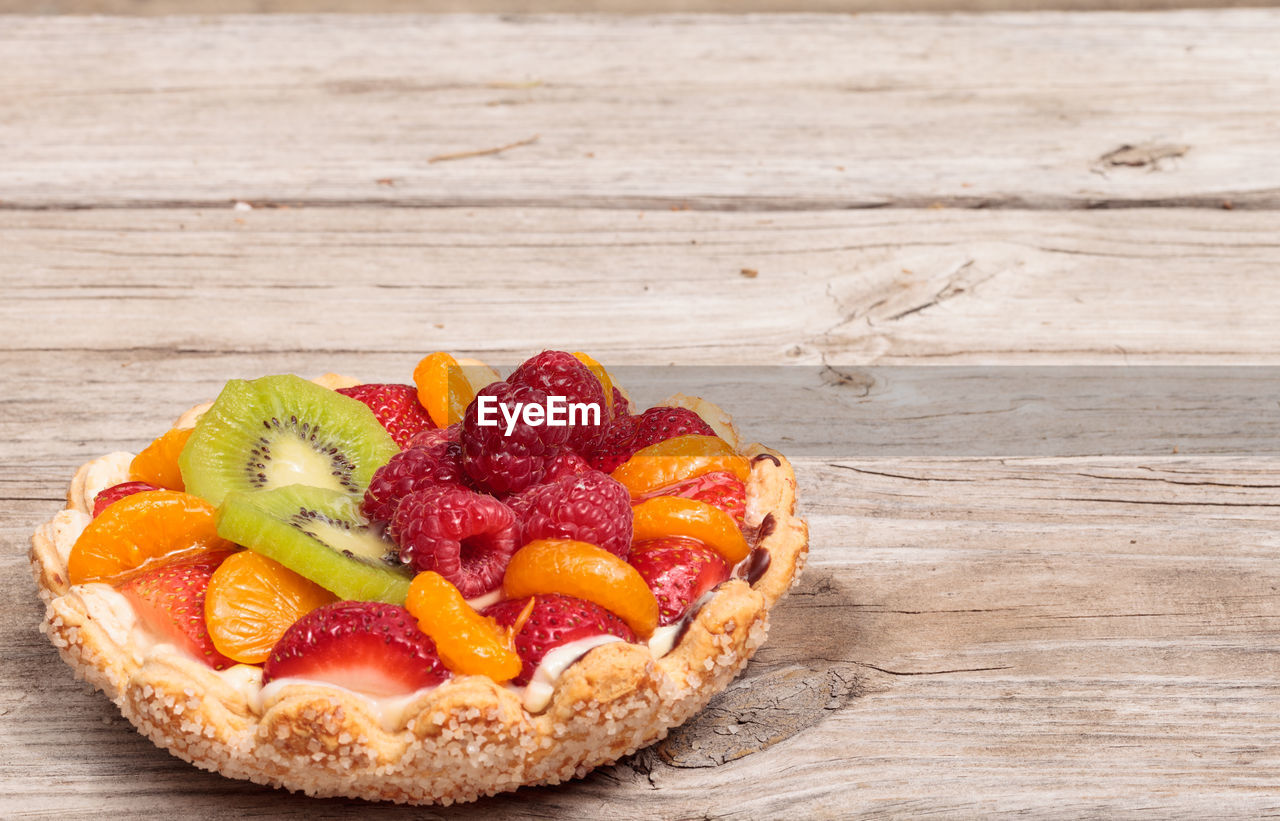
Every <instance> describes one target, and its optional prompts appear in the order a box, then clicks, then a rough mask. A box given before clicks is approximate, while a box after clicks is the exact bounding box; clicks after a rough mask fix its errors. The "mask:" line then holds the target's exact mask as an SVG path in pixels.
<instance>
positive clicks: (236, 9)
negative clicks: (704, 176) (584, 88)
mask: <svg viewBox="0 0 1280 821" xmlns="http://www.w3.org/2000/svg"><path fill="white" fill-rule="evenodd" d="M1260 5H1268V3H1263V2H1254V0H0V14H127V15H139V16H142V15H146V16H150V15H161V14H315V13H317V12H323V13H344V14H352V13H356V14H423V13H433V14H436V13H449V14H460V13H461V14H545V13H556V14H562V13H570V14H596V13H605V14H619V13H621V14H658V13H681V14H687V13H697V14H724V13H730V14H742V13H761V12H767V13H778V12H782V13H792V14H795V13H805V12H822V13H831V12H837V13H845V14H853V13H859V12H904V11H912V12H915V11H928V12H956V11H1056V10H1076V11H1084V10H1098V9H1105V10H1117V11H1144V10H1155V9H1180V8H1230V7H1233V6H1260ZM1271 5H1274V3H1272V4H1271Z"/></svg>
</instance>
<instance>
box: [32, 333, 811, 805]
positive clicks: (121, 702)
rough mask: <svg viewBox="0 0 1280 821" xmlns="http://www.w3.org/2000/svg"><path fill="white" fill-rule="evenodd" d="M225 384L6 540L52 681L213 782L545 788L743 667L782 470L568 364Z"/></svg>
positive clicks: (701, 416) (781, 520)
mask: <svg viewBox="0 0 1280 821" xmlns="http://www.w3.org/2000/svg"><path fill="white" fill-rule="evenodd" d="M413 382H414V383H413V384H361V383H358V382H357V381H355V380H352V379H347V378H344V377H339V376H336V375H333V374H329V375H326V376H324V377H321V378H320V379H317V380H314V381H307V380H304V379H302V378H299V377H297V376H292V375H279V376H267V377H262V378H260V379H255V380H252V381H242V380H233V381H232V382H229V383H228V384H227V385H226V387H225V388H224V389H223V390H222V392H221V394H220V395H219V396H218V397H217V398H216V399H215V400H214V401H213V402H210V403H206V404H203V405H200V406H197V407H195V408H192V409H191V410H190V411H188V412H187V413H185V414H183V415H182V416H181V417H180V418H179V419H178V420H177V422H176V423H175V424H174V427H173V428H172V429H171V430H169V431H168V432H166V433H164V434H163V435H161V436H160V437H159V438H157V439H156V440H155V441H154V442H153V443H152V444H151V445H149V446H148V447H147V448H145V449H144V450H143V451H141V452H140V453H138V454H137V455H133V454H128V453H112V454H109V455H107V456H103V457H102V458H100V459H96V460H94V461H92V462H90V463H88V464H86V465H84V466H83V467H81V468H80V470H79V471H78V472H77V473H76V475H75V477H74V478H73V480H72V482H71V486H70V491H69V493H68V499H67V507H66V508H65V509H64V510H62V511H60V512H58V513H57V514H56V515H55V516H54V517H53V518H52V519H51V520H50V521H49V522H47V523H46V524H44V525H42V526H41V527H40V528H39V529H37V531H36V532H35V534H34V536H33V538H32V549H31V562H32V568H33V571H34V574H35V577H36V581H37V584H38V587H39V591H40V595H41V597H42V598H43V599H44V601H45V603H46V606H47V610H46V616H45V621H44V624H43V629H44V631H45V632H46V633H47V635H48V636H49V638H50V640H51V641H52V643H53V644H54V646H55V647H56V648H57V649H58V651H59V653H60V654H61V655H62V657H63V659H65V660H66V662H67V663H68V664H70V665H71V667H72V668H73V669H74V670H75V672H76V674H77V675H78V676H80V677H83V678H84V679H86V680H87V681H89V682H90V683H91V684H93V685H94V686H96V687H97V688H99V689H101V690H102V691H103V692H105V693H106V694H107V695H108V696H109V697H110V698H111V699H112V700H113V701H114V702H115V703H116V704H117V705H118V706H119V708H120V711H121V713H122V714H123V715H124V716H125V717H126V718H128V719H129V720H130V721H131V722H133V724H134V725H135V726H136V727H137V728H138V729H139V731H141V732H142V733H143V734H145V735H146V736H147V737H148V738H150V739H151V740H152V741H154V742H155V743H156V744H157V745H159V746H161V747H164V748H165V749H167V750H169V751H170V752H172V753H173V754H174V755H177V756H179V757H180V758H183V759H185V760H187V761H190V762H192V763H193V764H195V765H196V766H199V767H202V768H204V769H208V770H215V771H217V772H220V773H222V774H224V775H226V776H230V777H233V778H244V779H249V780H251V781H255V782H258V783H262V784H271V785H275V786H281V787H287V788H289V789H291V790H302V791H305V792H306V793H308V794H310V795H316V796H347V797H358V798H365V799H372V800H391V801H397V802H409V803H414V804H430V803H440V804H450V803H453V802H457V801H472V800H475V799H477V798H478V797H480V796H484V795H490V794H493V793H497V792H501V791H505V790H513V789H515V788H517V787H519V786H522V785H530V784H555V783H559V782H561V781H564V780H566V779H570V778H574V777H578V776H582V775H584V774H586V773H587V772H589V771H590V770H591V769H592V768H594V767H597V766H600V765H602V764H607V763H611V762H613V761H615V760H617V759H618V758H619V757H621V756H623V755H627V754H630V753H632V752H634V751H635V750H637V749H639V748H640V747H643V746H645V745H647V744H650V743H652V742H654V741H656V740H658V739H660V738H662V737H663V736H664V735H665V734H666V733H667V731H668V730H669V729H670V728H671V727H674V726H676V725H678V724H680V723H681V722H683V721H685V720H686V719H688V718H689V717H690V716H692V715H693V714H694V713H696V712H697V711H698V710H699V709H701V708H702V706H703V705H705V704H706V703H707V700H708V699H709V698H711V696H712V695H714V694H715V693H717V692H718V691H720V690H722V689H723V688H724V687H725V686H726V685H727V684H728V683H729V681H730V680H731V679H732V678H733V677H734V676H735V675H736V674H737V673H738V672H739V671H740V670H741V669H742V668H743V666H744V665H745V664H746V662H747V660H748V659H749V658H750V657H751V655H752V653H753V652H754V651H755V650H756V648H758V647H759V646H760V644H761V643H762V642H763V641H764V639H765V634H766V631H767V628H768V618H769V609H770V607H772V605H773V604H774V602H776V601H777V600H778V598H779V597H780V596H782V594H783V593H785V592H786V590H787V589H788V587H789V586H790V585H791V583H792V582H793V581H794V579H795V578H796V577H797V575H798V574H799V572H800V569H801V567H802V566H803V563H804V558H805V553H806V550H807V530H806V526H805V524H804V522H803V521H801V520H799V519H798V518H796V517H795V515H794V507H795V478H794V474H793V473H792V470H791V467H790V465H789V464H788V462H787V460H786V459H785V458H784V457H783V456H782V455H781V454H778V453H776V452H774V451H771V450H768V449H766V448H764V447H762V446H760V445H745V446H744V445H743V444H742V443H741V442H740V441H739V439H738V434H737V431H736V430H735V429H734V427H733V424H732V422H731V421H730V420H729V417H728V416H727V415H726V414H724V413H723V412H722V411H721V410H720V409H718V408H716V407H715V406H713V405H711V404H709V403H707V402H704V401H702V400H700V399H697V398H694V397H687V396H680V395H677V396H675V397H673V398H672V399H670V400H668V401H667V402H664V403H662V404H660V405H657V406H655V407H652V408H649V409H648V410H645V411H644V412H642V413H633V412H632V410H631V407H630V401H629V399H628V397H627V395H626V393H625V392H624V391H623V390H622V389H621V387H620V386H617V385H615V384H614V382H613V378H612V376H611V375H610V374H609V373H608V371H606V370H605V369H604V368H603V367H601V366H600V365H599V363H597V362H596V361H595V360H593V359H591V358H590V357H588V356H586V355H585V354H569V353H565V352H560V351H545V352H543V353H541V354H538V355H537V356H535V357H533V358H531V359H529V360H528V361H526V362H525V363H523V364H522V365H520V366H519V367H518V368H517V369H516V370H515V371H514V372H513V373H511V374H510V375H509V376H507V377H506V378H505V379H502V378H499V376H498V374H497V373H496V372H494V371H493V370H491V369H489V368H486V367H484V366H482V365H479V364H478V363H468V361H466V360H462V361H459V360H455V359H454V358H453V357H452V356H450V355H449V354H446V353H435V354H431V355H429V356H427V357H425V358H424V359H423V360H422V361H421V362H420V363H419V364H418V366H417V368H416V369H415V370H414V374H413Z"/></svg>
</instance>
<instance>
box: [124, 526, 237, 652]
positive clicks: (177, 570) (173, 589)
mask: <svg viewBox="0 0 1280 821" xmlns="http://www.w3.org/2000/svg"><path fill="white" fill-rule="evenodd" d="M229 555H231V554H230V553H226V552H224V551H219V552H217V553H205V554H202V555H200V556H198V557H196V558H194V559H186V560H182V561H176V562H173V563H171V564H166V565H162V566H160V567H157V568H155V569H154V570H149V571H147V572H145V573H142V574H141V575H138V576H134V577H133V578H132V579H130V580H129V581H127V582H125V583H124V584H123V585H121V586H120V592H121V593H122V594H123V595H124V597H125V598H127V599H128V600H129V603H130V604H131V605H133V612H134V613H136V614H137V615H138V617H139V618H140V619H141V620H142V621H143V623H144V624H146V625H147V627H149V628H150V629H151V630H152V632H154V633H156V634H158V635H159V636H160V637H162V638H163V639H164V640H165V641H170V642H173V643H174V644H175V645H177V646H178V647H180V648H182V649H183V650H185V651H187V652H188V653H190V654H191V655H193V656H195V657H196V658H198V659H200V660H201V661H203V662H204V663H205V664H208V665H209V666H210V667H212V668H213V669H215V670H225V669H227V668H228V667H231V666H233V665H234V664H235V663H236V662H235V661H233V660H231V659H229V658H227V657H226V656H224V655H222V654H221V653H219V652H218V651H217V649H215V648H214V646H213V639H211V638H209V630H208V628H206V627H205V623H204V597H205V592H206V591H207V590H208V589H209V578H210V577H211V576H213V571H214V570H217V569H218V565H220V564H222V560H223V559H225V558H227V556H229Z"/></svg>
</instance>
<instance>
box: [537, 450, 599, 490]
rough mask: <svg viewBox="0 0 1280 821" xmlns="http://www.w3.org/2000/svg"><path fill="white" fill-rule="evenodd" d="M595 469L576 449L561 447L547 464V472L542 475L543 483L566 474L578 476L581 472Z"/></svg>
mask: <svg viewBox="0 0 1280 821" xmlns="http://www.w3.org/2000/svg"><path fill="white" fill-rule="evenodd" d="M593 469H594V468H592V467H591V464H590V463H589V462H587V460H586V459H583V458H582V457H581V456H579V455H578V452H577V451H576V450H570V449H569V448H561V449H560V452H559V453H557V454H556V456H555V458H554V459H552V460H551V462H550V463H549V464H548V465H547V472H546V474H545V475H544V476H543V477H542V483H543V484H546V483H547V482H554V481H555V480H556V479H560V478H562V477H564V476H576V475H578V474H579V473H586V472H587V471H589V470H593Z"/></svg>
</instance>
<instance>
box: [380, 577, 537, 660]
mask: <svg viewBox="0 0 1280 821" xmlns="http://www.w3.org/2000/svg"><path fill="white" fill-rule="evenodd" d="M404 606H405V607H406V608H408V610H409V612H410V613H412V614H413V617H414V618H415V619H417V620H418V629H420V630H421V631H422V632H424V633H426V634H427V635H428V636H430V637H431V640H432V641H434V642H435V643H436V652H438V653H439V654H440V660H441V661H443V662H444V666H445V667H448V668H449V669H450V670H451V671H453V672H454V673H456V674H457V675H462V676H488V677H489V678H491V679H493V680H494V681H496V682H498V683H499V684H501V683H502V682H504V681H510V680H511V679H513V678H515V677H516V676H518V675H520V668H521V666H522V665H523V664H524V662H522V661H521V660H520V656H519V655H517V653H516V648H515V643H514V642H513V641H512V638H511V635H510V634H508V633H507V631H505V630H503V629H502V628H500V627H498V625H497V624H496V623H495V622H494V621H493V620H492V619H490V618H488V617H486V616H482V615H480V614H479V613H477V612H476V611H475V610H473V609H472V608H471V605H469V604H467V600H466V599H464V598H463V597H462V594H461V593H459V592H458V588H456V587H454V586H453V584H452V583H450V582H449V580H448V579H446V578H445V577H444V576H441V575H440V574H439V573H436V572H434V571H430V570H428V571H426V572H425V573H419V574H418V575H416V576H414V577H413V583H412V584H410V585H409V596H408V598H407V599H406V600H405V603H404Z"/></svg>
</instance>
